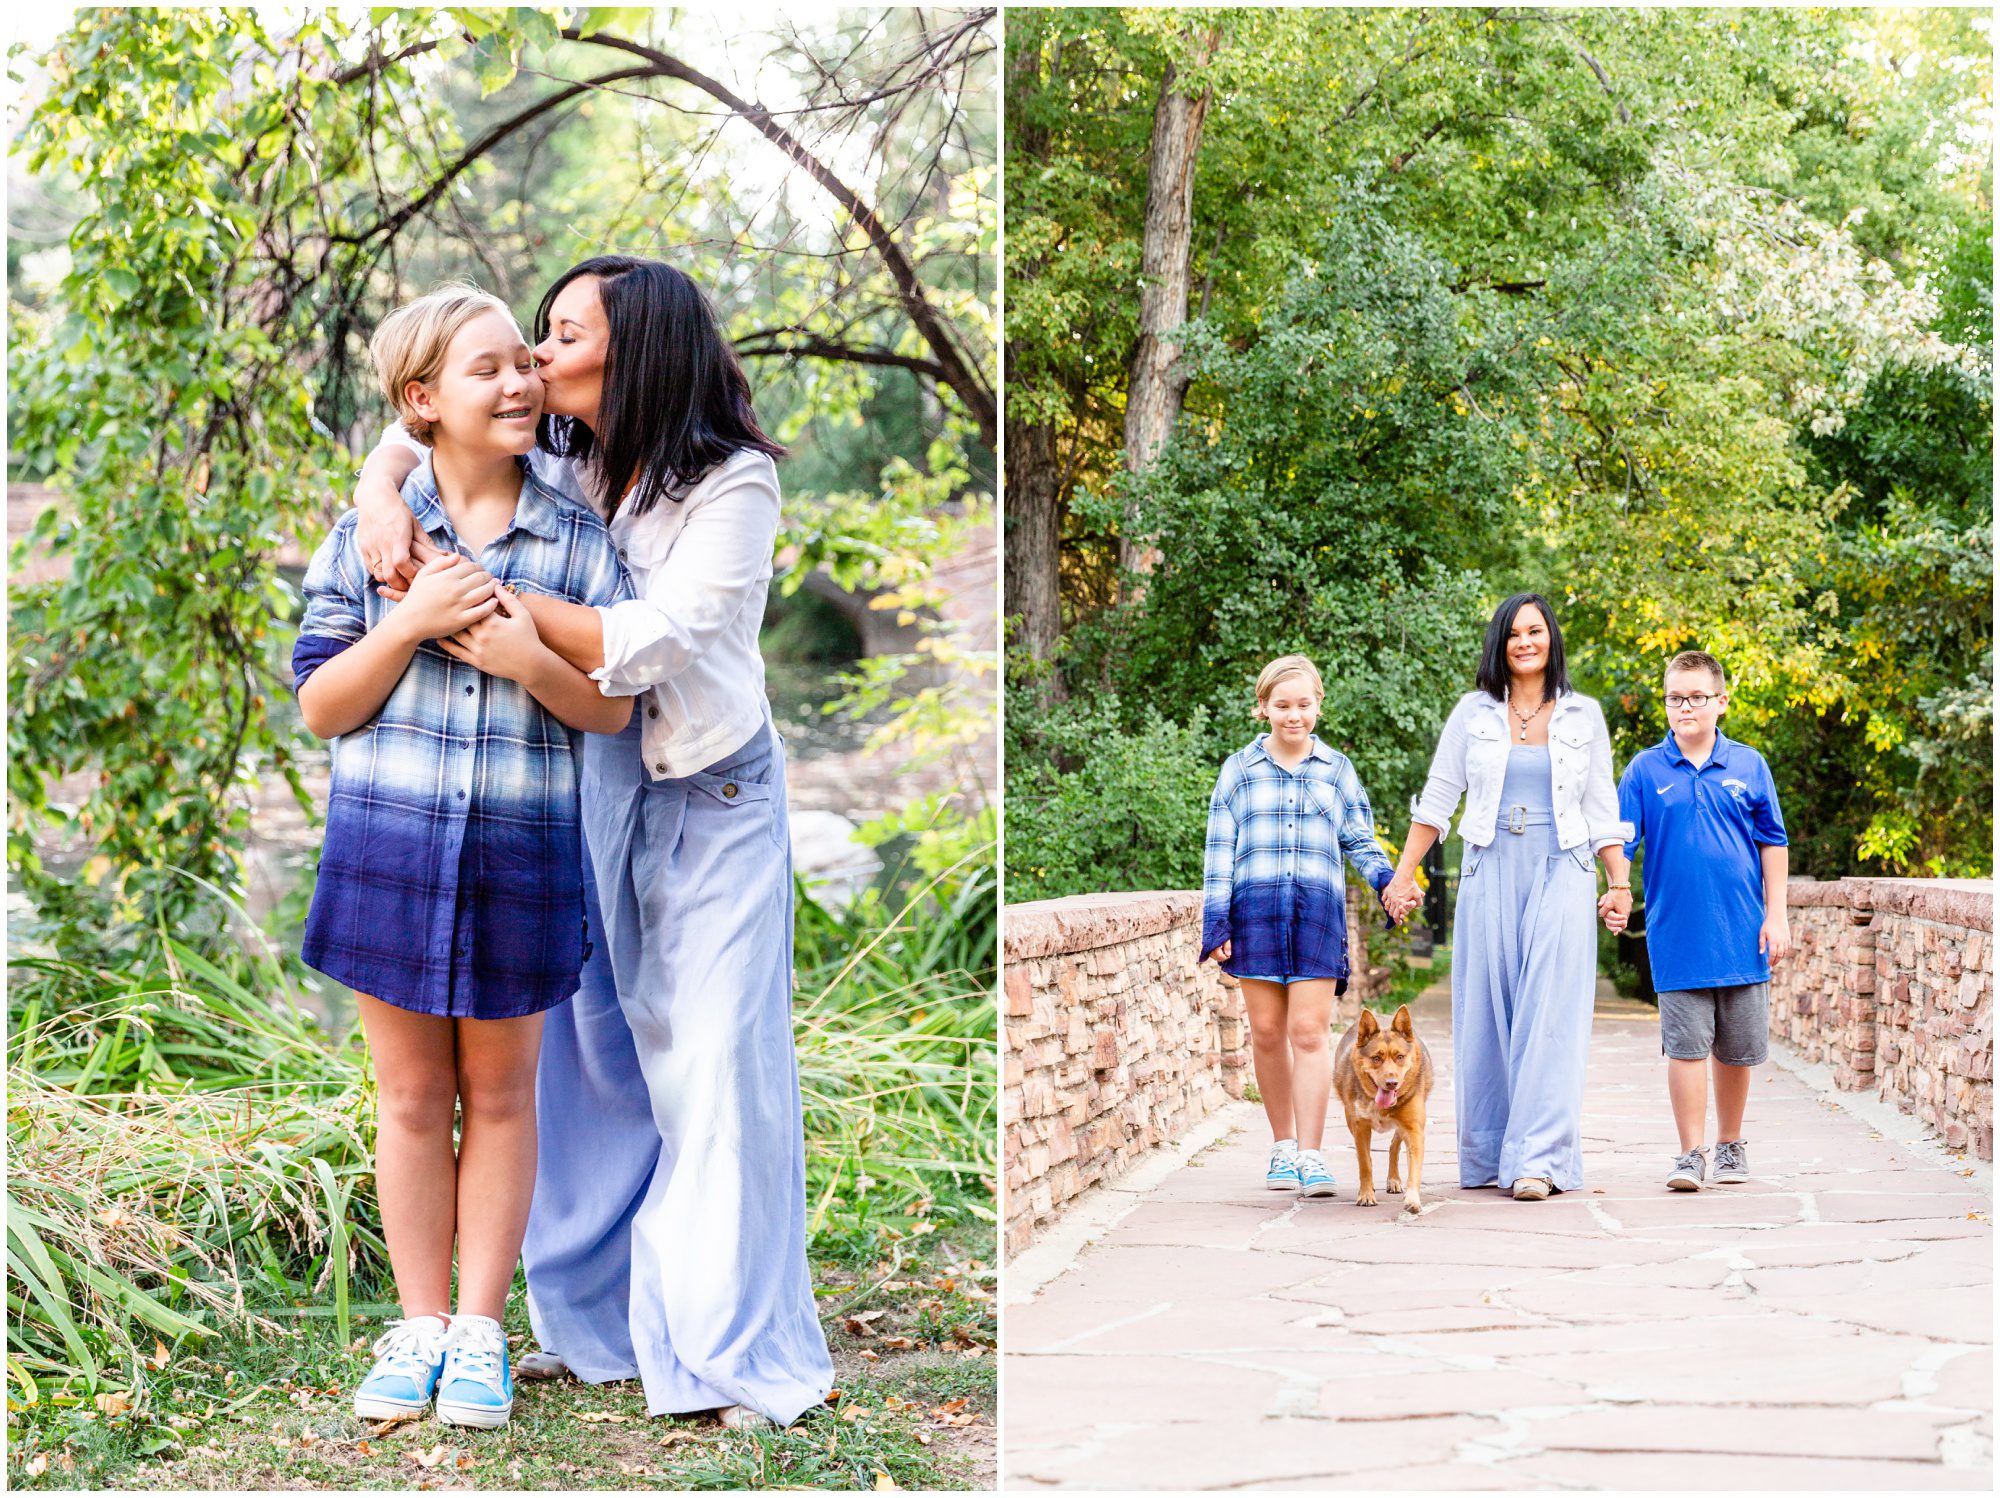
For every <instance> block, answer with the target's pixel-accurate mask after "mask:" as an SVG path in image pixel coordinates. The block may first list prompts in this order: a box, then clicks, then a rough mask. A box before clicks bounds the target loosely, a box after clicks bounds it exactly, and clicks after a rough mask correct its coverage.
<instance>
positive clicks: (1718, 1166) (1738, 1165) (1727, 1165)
mask: <svg viewBox="0 0 2000 1498" xmlns="http://www.w3.org/2000/svg"><path fill="white" fill-rule="evenodd" d="M1749 1179H1750V1157H1749V1155H1747V1154H1745V1153H1744V1151H1743V1141H1742V1140H1741V1139H1718V1140H1716V1141H1715V1184H1716V1185H1718V1186H1740V1185H1742V1184H1743V1182H1745V1181H1747V1180H1749Z"/></svg>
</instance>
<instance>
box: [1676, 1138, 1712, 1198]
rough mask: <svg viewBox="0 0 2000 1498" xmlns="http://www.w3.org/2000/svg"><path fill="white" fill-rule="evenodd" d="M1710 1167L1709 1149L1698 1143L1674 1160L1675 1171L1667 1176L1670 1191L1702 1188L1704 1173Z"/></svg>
mask: <svg viewBox="0 0 2000 1498" xmlns="http://www.w3.org/2000/svg"><path fill="white" fill-rule="evenodd" d="M1707 1168H1708V1151H1707V1150H1705V1149H1703V1148H1702V1147H1701V1146H1700V1145H1698V1144H1697V1145H1696V1146H1695V1147H1694V1148H1693V1149H1691V1150H1689V1151H1688V1152H1687V1153H1686V1154H1685V1155H1682V1156H1681V1157H1680V1158H1679V1159H1678V1160H1676V1161H1674V1173H1673V1174H1672V1175H1670V1176H1668V1177H1667V1189H1668V1190H1669V1191H1699V1190H1701V1178H1702V1174H1703V1172H1704V1171H1706V1169H1707Z"/></svg>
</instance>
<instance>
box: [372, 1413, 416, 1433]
mask: <svg viewBox="0 0 2000 1498" xmlns="http://www.w3.org/2000/svg"><path fill="white" fill-rule="evenodd" d="M420 1418H421V1416H420V1415H419V1414H418V1412H417V1411H415V1410H411V1411H410V1412H409V1413H408V1414H407V1415H391V1416H390V1417H389V1418H388V1419H387V1420H370V1421H369V1422H368V1434H370V1435H371V1436H386V1435H387V1434H389V1432H390V1431H392V1430H394V1429H395V1428H396V1427H397V1426H399V1425H414V1424H416V1422H417V1421H418V1420H419V1419H420Z"/></svg>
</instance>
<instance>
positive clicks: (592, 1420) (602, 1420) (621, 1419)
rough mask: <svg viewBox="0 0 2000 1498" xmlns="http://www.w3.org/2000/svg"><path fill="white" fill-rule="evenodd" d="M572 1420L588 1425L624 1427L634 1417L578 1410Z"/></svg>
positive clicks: (608, 1412) (610, 1412) (606, 1411)
mask: <svg viewBox="0 0 2000 1498" xmlns="http://www.w3.org/2000/svg"><path fill="white" fill-rule="evenodd" d="M570 1418H571V1419H572V1420H581V1421H583V1423H584V1424H586V1425H623V1424H624V1423H625V1422H626V1421H627V1420H630V1419H631V1418H632V1417H631V1416H630V1415H620V1414H618V1413H616V1412H614V1411H612V1410H577V1411H575V1412H574V1413H573V1414H572V1415H571V1416H570Z"/></svg>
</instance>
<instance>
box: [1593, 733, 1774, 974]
mask: <svg viewBox="0 0 2000 1498" xmlns="http://www.w3.org/2000/svg"><path fill="white" fill-rule="evenodd" d="M1618 811H1619V815H1620V816H1622V817H1624V818H1625V820H1626V821H1628V822H1630V823H1631V824H1632V825H1633V826H1634V827H1635V828H1637V829H1638V833H1637V836H1635V837H1634V838H1633V839H1632V841H1631V842H1629V843H1627V844H1626V845H1625V856H1626V857H1627V858H1630V857H1631V856H1632V854H1633V851H1634V850H1635V849H1637V848H1638V846H1639V844H1640V843H1642V842H1643V843H1644V844H1645V845H1646V868H1645V888H1646V955H1647V956H1648V957H1649V958H1650V959H1651V960H1652V964H1653V987H1654V988H1655V989H1656V990H1658V991H1659V992H1661V993H1670V992H1673V991H1674V990H1676V989H1684V988H1726V987H1732V986H1734V985H1736V984H1740V983H1766V982H1769V981H1770V977H1771V963H1770V959H1769V958H1768V957H1767V956H1766V955H1765V954H1764V953H1761V952H1759V951H1758V950H1757V934H1758V932H1759V931H1761V930H1762V929H1763V925H1764V868H1763V864H1762V862H1761V861H1760V857H1759V854H1758V849H1759V848H1760V847H1764V846H1783V845H1784V844H1785V843H1786V841H1787V839H1786V837H1785V823H1784V818H1783V817H1782V816H1780V815H1779V812H1778V788H1777V787H1776V786H1775V785H1773V784H1772V782H1771V770H1770V767H1769V766H1768V765H1766V764H1765V763H1764V756H1763V755H1761V754H1759V753H1758V752H1757V751H1756V750H1755V749H1752V748H1750V747H1749V746H1748V745H1745V744H1739V743H1736V742H1735V741H1734V740H1732V739H1730V738H1729V737H1727V736H1726V735H1725V734H1723V733H1722V732H1721V731H1720V730H1718V731H1717V732H1716V735H1715V748H1714V749H1713V750H1712V751H1710V753H1709V756H1708V759H1707V761H1706V763H1704V764H1702V765H1701V766H1700V767H1699V768H1696V766H1695V764H1694V762H1693V761H1691V760H1690V759H1689V758H1688V757H1687V756H1686V755H1685V754H1683V753H1681V749H1680V745H1679V744H1677V743H1675V742H1674V736H1673V734H1672V733H1671V732H1669V733H1668V734H1667V736H1666V738H1664V739H1663V740H1661V741H1660V742H1659V743H1657V744H1655V745H1653V747H1652V748H1650V749H1647V750H1644V751H1642V752H1641V753H1639V754H1637V755H1635V756H1634V757H1633V759H1632V762H1631V763H1630V764H1629V765H1627V766H1626V767H1625V775H1624V778H1623V779H1621V780H1620V781H1619V782H1618Z"/></svg>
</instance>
